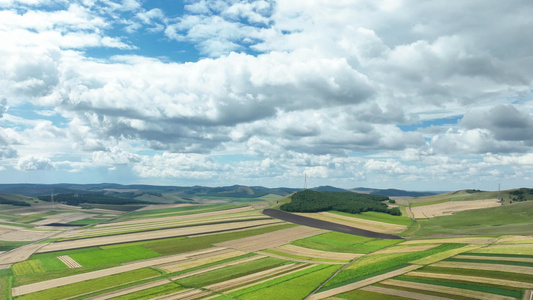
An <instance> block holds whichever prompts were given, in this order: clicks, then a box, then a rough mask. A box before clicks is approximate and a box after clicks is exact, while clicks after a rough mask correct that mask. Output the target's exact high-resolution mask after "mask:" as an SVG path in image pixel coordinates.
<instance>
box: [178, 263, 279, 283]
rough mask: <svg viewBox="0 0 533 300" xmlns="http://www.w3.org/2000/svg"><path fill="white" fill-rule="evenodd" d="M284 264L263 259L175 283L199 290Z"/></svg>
mask: <svg viewBox="0 0 533 300" xmlns="http://www.w3.org/2000/svg"><path fill="white" fill-rule="evenodd" d="M286 263H287V261H285V260H282V259H278V258H273V257H265V258H261V259H257V260H253V261H250V262H245V263H241V264H238V265H233V266H227V267H224V268H221V269H216V270H213V271H209V272H205V273H202V274H199V275H194V276H190V277H186V278H183V279H179V280H178V281H177V282H178V283H179V284H180V285H181V286H184V287H193V288H200V287H203V286H207V285H210V284H214V283H218V282H222V281H226V280H230V279H234V278H238V277H241V276H245V275H248V274H252V273H256V272H260V271H263V270H268V269H271V268H274V267H277V266H281V265H283V264H286Z"/></svg>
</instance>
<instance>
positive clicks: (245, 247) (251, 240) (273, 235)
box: [215, 226, 325, 252]
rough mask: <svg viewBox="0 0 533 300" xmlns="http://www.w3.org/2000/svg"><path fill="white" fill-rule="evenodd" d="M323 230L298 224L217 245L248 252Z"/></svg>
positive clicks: (278, 244)
mask: <svg viewBox="0 0 533 300" xmlns="http://www.w3.org/2000/svg"><path fill="white" fill-rule="evenodd" d="M323 232H325V231H324V230H322V229H317V228H312V227H306V226H297V227H292V228H287V229H282V230H278V231H275V232H269V233H264V234H260V235H256V236H251V237H246V238H242V239H237V240H232V241H226V242H222V243H217V244H215V245H216V246H218V247H227V248H233V249H237V250H242V251H246V252H255V251H259V250H263V249H267V248H271V247H277V246H281V245H284V244H287V243H290V242H292V241H294V240H296V239H300V238H303V237H309V236H313V235H317V234H320V233H323Z"/></svg>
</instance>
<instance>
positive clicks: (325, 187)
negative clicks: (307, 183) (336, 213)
mask: <svg viewBox="0 0 533 300" xmlns="http://www.w3.org/2000/svg"><path fill="white" fill-rule="evenodd" d="M310 190H313V191H316V192H350V191H349V190H346V189H340V188H336V187H334V186H330V185H323V186H319V187H315V188H311V189H310ZM365 194H366V193H365Z"/></svg>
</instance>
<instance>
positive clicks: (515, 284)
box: [406, 271, 533, 289]
mask: <svg viewBox="0 0 533 300" xmlns="http://www.w3.org/2000/svg"><path fill="white" fill-rule="evenodd" d="M406 275H408V276H416V277H423V278H436V279H453V280H460V281H467V282H475V283H488V284H495V285H502V286H511V287H517V288H527V289H531V288H533V283H530V282H522V281H513V280H505V279H496V278H488V277H476V276H465V275H457V274H446V273H430V272H422V271H414V272H409V273H407V274H406Z"/></svg>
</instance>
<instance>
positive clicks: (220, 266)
mask: <svg viewBox="0 0 533 300" xmlns="http://www.w3.org/2000/svg"><path fill="white" fill-rule="evenodd" d="M264 257H265V256H263V255H254V256H250V257H245V258H243V259H239V260H234V261H230V262H227V263H222V264H218V265H216V266H212V267H208V268H203V269H200V270H196V271H192V272H187V273H185V274H180V275H176V276H174V277H172V278H171V279H172V280H178V279H182V278H186V277H189V276H193V275H198V274H202V273H205V272H209V271H213V270H217V269H220V268H223V267H227V266H233V265H238V264H242V263H246V262H250V261H254V260H257V259H260V258H264Z"/></svg>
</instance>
